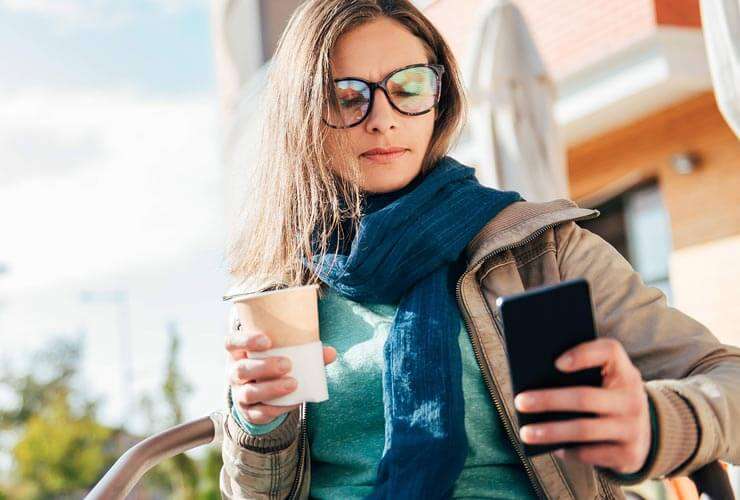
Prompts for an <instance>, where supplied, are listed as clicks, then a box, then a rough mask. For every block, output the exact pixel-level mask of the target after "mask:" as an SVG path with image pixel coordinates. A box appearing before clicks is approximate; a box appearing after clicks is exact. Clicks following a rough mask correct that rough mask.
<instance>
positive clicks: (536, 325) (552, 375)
mask: <svg viewBox="0 0 740 500" xmlns="http://www.w3.org/2000/svg"><path fill="white" fill-rule="evenodd" d="M496 305H497V306H498V308H499V311H500V315H501V320H502V323H503V329H504V332H503V333H504V338H505V340H506V350H507V352H506V355H507V358H508V360H509V372H510V374H511V382H512V388H513V391H514V395H515V396H516V395H517V394H518V393H520V392H523V391H526V390H531V389H545V388H555V387H570V386H583V385H590V386H596V387H600V386H601V385H602V377H601V369H600V368H599V367H595V368H588V369H585V370H580V371H577V372H570V373H565V372H561V371H559V370H558V369H557V368H555V360H556V359H557V358H558V357H559V356H560V355H561V354H562V353H563V352H565V351H566V350H568V349H570V348H571V347H574V346H576V345H578V344H580V343H582V342H586V341H589V340H593V339H595V338H596V327H595V324H594V319H593V312H592V305H591V295H590V292H589V287H588V282H587V281H586V280H585V279H582V278H578V279H574V280H567V281H563V282H561V283H558V284H555V285H548V286H543V287H537V288H533V289H530V290H527V291H526V292H523V293H520V294H516V295H509V296H506V297H499V299H498V300H497V301H496ZM591 416H595V415H594V414H593V413H587V412H543V413H522V412H519V411H517V417H518V420H519V425H520V426H522V425H525V424H531V423H537V422H546V421H552V420H566V419H570V418H577V417H591ZM522 444H523V446H524V452H525V454H527V455H528V456H531V455H537V454H540V453H543V452H546V451H551V450H555V449H558V448H568V447H572V446H576V445H579V444H583V443H557V444H547V445H530V444H527V443H522Z"/></svg>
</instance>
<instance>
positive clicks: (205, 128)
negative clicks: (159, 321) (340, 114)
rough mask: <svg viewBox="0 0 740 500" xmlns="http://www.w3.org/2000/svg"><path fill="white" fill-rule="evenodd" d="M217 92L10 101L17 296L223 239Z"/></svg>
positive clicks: (0, 198)
mask: <svg viewBox="0 0 740 500" xmlns="http://www.w3.org/2000/svg"><path fill="white" fill-rule="evenodd" d="M214 100H215V99H214V98H213V96H211V95H202V96H199V97H178V98H171V99H163V98H151V97H143V96H141V95H138V94H136V93H135V92H133V91H126V90H119V91H97V92H82V91H71V90H64V91H62V90H40V89H26V90H21V91H15V92H9V93H8V92H6V93H3V94H0V109H3V114H4V118H7V119H4V120H3V121H2V122H0V137H7V138H12V140H5V141H1V142H0V158H2V159H3V162H2V166H1V167H0V168H1V169H2V171H3V175H2V176H0V214H2V217H0V234H2V241H3V244H2V247H0V262H2V263H4V264H6V265H8V267H9V268H10V270H11V272H9V273H8V274H6V275H3V285H4V287H5V286H7V287H9V288H10V289H16V290H20V289H25V288H29V287H31V288H33V287H41V286H47V285H50V284H52V283H54V282H63V281H65V280H78V279H80V278H83V277H88V276H95V275H99V274H101V273H107V272H110V271H111V270H113V269H131V268H136V267H140V266H144V265H152V264H154V263H157V262H160V263H162V264H163V265H166V263H167V261H168V260H171V259H173V258H175V257H177V256H178V255H182V253H183V252H184V251H187V249H199V248H201V249H202V248H213V246H214V242H217V243H215V244H218V242H221V240H222V223H221V221H222V220H223V215H224V209H223V201H222V200H223V186H222V181H221V179H222V171H221V166H220V164H219V155H218V140H217V121H216V118H217V115H216V111H217V110H216V107H215V105H214Z"/></svg>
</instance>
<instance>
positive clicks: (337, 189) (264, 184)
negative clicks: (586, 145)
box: [227, 0, 467, 291]
mask: <svg viewBox="0 0 740 500" xmlns="http://www.w3.org/2000/svg"><path fill="white" fill-rule="evenodd" d="M381 17H387V18H391V19H394V20H396V21H398V22H399V23H401V24H402V25H403V26H404V27H405V28H406V29H408V30H409V32H411V33H412V34H413V35H415V36H417V37H418V38H419V39H420V40H421V41H422V42H423V43H424V45H425V48H426V50H427V54H428V57H429V61H428V62H429V63H437V64H442V65H444V67H445V73H444V75H443V80H442V93H441V97H440V102H439V104H438V107H437V116H436V119H435V124H434V129H433V132H432V137H431V140H430V143H429V148H428V150H427V152H426V154H425V157H424V160H423V163H422V172H423V173H426V172H427V171H428V170H429V169H430V168H431V167H432V166H433V165H434V164H435V163H436V162H437V160H439V159H440V158H441V157H443V156H444V155H445V154H447V152H448V151H449V149H450V147H451V146H452V144H453V141H454V140H456V139H457V138H458V136H459V134H460V131H461V129H462V127H463V124H464V123H465V113H466V109H467V105H466V99H465V95H464V90H463V86H462V81H461V78H460V75H459V68H458V65H457V62H456V60H455V58H454V56H453V54H452V52H451V51H450V49H449V47H448V46H447V44H446V43H445V41H444V40H443V38H442V36H441V35H440V33H439V32H438V31H437V29H436V28H435V27H434V26H433V25H432V24H431V22H430V21H429V20H428V19H427V18H426V17H425V16H424V15H423V14H422V13H421V12H420V11H419V10H418V9H417V8H416V7H414V5H413V4H412V3H411V2H409V1H406V0H397V1H392V0H389V1H383V0H308V1H306V2H304V3H303V4H301V5H300V6H299V7H298V8H297V10H296V11H295V12H294V14H293V15H292V16H291V18H290V20H289V21H288V25H287V27H286V28H285V31H284V32H283V33H282V36H281V37H280V40H279V41H278V45H277V49H276V52H275V55H274V57H273V58H272V62H271V64H270V67H269V70H268V83H267V88H266V90H265V93H264V94H263V100H262V105H263V108H262V110H261V113H262V130H261V134H260V138H259V140H260V142H259V145H258V150H257V154H256V157H255V158H254V159H253V160H251V164H250V165H244V168H247V170H248V172H247V175H248V177H249V181H248V183H247V184H246V185H247V186H248V187H249V190H250V191H249V193H245V195H246V196H245V201H244V204H243V206H242V209H241V211H240V216H239V224H240V225H239V229H238V230H237V231H236V232H235V233H234V234H233V235H232V237H231V239H230V241H229V244H228V247H227V260H228V266H229V274H230V275H231V277H232V278H233V279H234V280H235V283H236V286H237V287H238V288H240V289H242V290H246V291H256V290H264V289H267V288H281V287H286V286H300V285H307V284H321V282H320V280H319V277H318V276H317V275H315V273H313V271H311V270H310V269H309V268H308V267H307V266H305V264H304V262H303V259H304V258H305V259H306V260H307V261H308V262H311V259H312V258H313V256H314V255H325V254H326V253H328V252H330V251H332V250H333V251H334V252H336V249H330V248H328V247H329V235H330V234H331V233H332V231H335V230H336V231H338V232H339V234H340V236H341V235H342V227H345V228H346V226H343V225H342V221H345V222H346V221H349V223H350V224H351V225H352V227H353V228H354V229H356V228H357V224H358V222H359V219H360V218H361V216H362V213H361V196H362V193H361V190H360V188H359V183H358V180H359V171H360V170H359V162H358V160H357V158H355V157H354V155H353V154H351V149H350V148H349V144H348V143H347V142H346V138H345V137H344V134H333V135H332V134H330V133H329V130H331V129H329V128H328V127H326V126H325V125H324V124H323V122H322V120H321V117H322V110H323V106H324V103H325V102H327V101H328V100H330V99H333V98H334V93H333V92H334V88H333V85H332V76H331V66H330V53H331V50H332V48H333V47H334V45H335V44H336V42H337V40H338V39H339V37H340V36H342V35H343V34H344V33H347V32H349V31H350V30H352V29H353V28H356V27H358V26H360V25H362V24H364V23H367V22H370V21H373V20H375V19H378V18H381ZM334 139H336V140H337V141H338V142H337V143H333V144H332V146H333V147H332V150H333V151H335V152H336V151H338V152H339V155H338V156H339V157H340V158H342V163H341V166H342V171H343V175H342V176H339V175H337V174H336V173H335V172H334V171H332V169H331V168H330V165H331V164H332V163H331V161H332V158H329V155H328V154H327V147H326V146H327V144H329V141H330V140H334ZM342 199H343V200H344V203H341V202H340V200H342ZM345 234H346V233H345ZM312 237H314V238H316V241H315V244H316V245H317V250H316V253H314V248H312Z"/></svg>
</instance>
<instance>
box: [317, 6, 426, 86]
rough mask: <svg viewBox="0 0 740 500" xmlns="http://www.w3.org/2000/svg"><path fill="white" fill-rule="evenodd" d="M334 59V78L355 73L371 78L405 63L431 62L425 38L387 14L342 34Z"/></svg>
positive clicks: (335, 48) (332, 61)
mask: <svg viewBox="0 0 740 500" xmlns="http://www.w3.org/2000/svg"><path fill="white" fill-rule="evenodd" d="M330 59H331V65H332V73H333V78H345V77H349V76H354V77H359V78H364V79H366V80H371V81H378V80H380V79H382V78H383V77H384V76H385V75H387V74H388V73H390V72H391V71H393V70H394V69H396V68H400V67H402V66H408V65H409V64H417V63H426V62H429V60H428V57H427V51H426V50H425V45H424V42H422V41H421V39H419V38H417V37H416V36H414V35H413V34H411V33H410V32H409V31H408V30H407V29H406V27H404V26H403V25H402V24H401V23H399V22H398V21H395V20H393V19H390V18H387V17H382V18H380V19H376V20H374V21H371V22H369V23H365V24H363V25H361V26H359V27H357V28H355V29H353V30H351V31H349V32H347V33H345V34H344V35H342V36H341V37H339V39H338V40H337V43H336V45H335V46H334V49H333V50H332V52H331V56H330Z"/></svg>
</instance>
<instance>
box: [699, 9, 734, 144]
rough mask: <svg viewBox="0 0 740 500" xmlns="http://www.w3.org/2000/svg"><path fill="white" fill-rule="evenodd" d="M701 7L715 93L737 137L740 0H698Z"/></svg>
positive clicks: (723, 113) (705, 42)
mask: <svg viewBox="0 0 740 500" xmlns="http://www.w3.org/2000/svg"><path fill="white" fill-rule="evenodd" d="M700 8H701V23H702V28H703V33H704V44H705V46H706V51H707V59H708V60H709V72H710V73H711V75H712V86H713V87H714V96H715V99H716V100H717V105H718V106H719V110H720V112H721V113H722V116H724V118H725V121H727V123H728V124H729V125H730V128H731V129H732V130H733V132H735V135H736V136H738V138H740V0H701V3H700Z"/></svg>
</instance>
